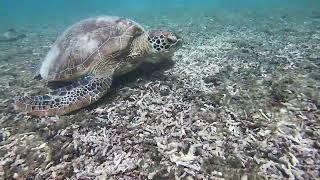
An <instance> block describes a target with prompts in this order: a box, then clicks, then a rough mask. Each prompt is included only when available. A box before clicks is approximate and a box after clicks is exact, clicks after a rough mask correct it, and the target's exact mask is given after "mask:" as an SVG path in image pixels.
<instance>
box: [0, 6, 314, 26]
mask: <svg viewBox="0 0 320 180" xmlns="http://www.w3.org/2000/svg"><path fill="white" fill-rule="evenodd" d="M319 9H320V1H318V0H241V1H239V0H153V1H150V0H137V1H132V0H117V1H113V0H94V1H90V2H89V1H87V0H55V1H42V0H2V1H1V2H0V22H1V28H7V27H8V26H12V25H15V24H17V23H27V24H28V23H29V24H32V23H45V22H55V21H60V22H61V21H66V22H68V21H75V20H78V19H81V18H85V17H88V16H95V15H101V14H106V15H118V16H137V17H139V16H140V17H141V16H146V17H153V18H156V17H157V16H159V15H167V16H169V17H170V18H175V17H179V16H185V17H188V16H189V17H193V16H197V15H200V14H201V13H214V12H217V11H227V12H228V11H235V10H238V11H257V12H261V11H264V12H270V13H272V12H273V11H277V10H281V11H286V12H293V13H297V12H299V13H306V14H308V13H312V12H314V11H317V10H319Z"/></svg>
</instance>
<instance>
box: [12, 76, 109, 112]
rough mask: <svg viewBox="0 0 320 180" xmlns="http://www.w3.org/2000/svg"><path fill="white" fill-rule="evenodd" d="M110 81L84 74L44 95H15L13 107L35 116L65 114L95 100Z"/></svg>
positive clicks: (105, 89) (104, 90)
mask: <svg viewBox="0 0 320 180" xmlns="http://www.w3.org/2000/svg"><path fill="white" fill-rule="evenodd" d="M111 81H112V79H111V78H96V77H93V76H86V77H84V78H82V79H80V80H78V81H75V82H74V83H72V84H70V85H68V86H65V87H62V88H59V89H56V90H54V91H52V92H50V93H49V94H46V95H44V96H31V97H30V96H24V97H17V98H16V99H15V103H14V105H15V109H17V110H20V111H26V112H28V113H29V114H32V115H35V116H55V115H63V114H67V113H69V112H71V111H74V110H77V109H80V108H82V107H85V106H87V105H89V104H91V103H93V102H95V101H97V100H98V99H99V98H100V97H101V96H103V95H104V94H105V93H106V92H107V90H108V89H109V88H110V86H111Z"/></svg>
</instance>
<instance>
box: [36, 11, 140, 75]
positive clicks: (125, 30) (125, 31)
mask: <svg viewBox="0 0 320 180" xmlns="http://www.w3.org/2000/svg"><path fill="white" fill-rule="evenodd" d="M143 32H144V30H143V28H142V27H141V26H140V25H139V24H137V23H136V22H134V21H131V20H129V19H125V18H120V17H111V16H100V17H95V18H90V19H86V20H83V21H80V22H79V23H76V24H75V25H73V26H71V27H70V28H69V29H67V30H66V31H65V32H64V33H63V34H62V35H61V36H60V37H59V38H58V39H57V41H56V42H55V43H54V45H53V47H52V48H51V50H50V51H49V53H48V55H47V56H46V58H45V60H44V61H43V63H42V65H41V69H40V75H41V76H42V78H44V79H46V80H47V81H59V80H69V79H75V78H77V77H79V76H81V75H83V74H86V73H88V72H89V71H91V69H92V67H93V65H94V64H95V63H97V62H99V61H105V60H110V61H112V60H118V59H116V58H114V59H107V57H109V56H110V55H112V54H114V53H118V54H120V55H123V54H124V53H126V52H127V50H128V48H129V47H130V44H131V42H132V40H133V39H134V38H135V37H137V36H138V35H140V34H142V33H143Z"/></svg>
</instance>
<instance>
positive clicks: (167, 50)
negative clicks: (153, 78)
mask: <svg viewBox="0 0 320 180" xmlns="http://www.w3.org/2000/svg"><path fill="white" fill-rule="evenodd" d="M147 34H148V42H149V45H150V48H151V52H152V53H153V54H159V55H172V54H173V53H174V52H175V51H176V50H178V49H179V48H180V47H181V45H182V39H181V38H180V37H179V36H178V35H177V34H175V33H173V32H171V31H164V30H153V31H149V32H147Z"/></svg>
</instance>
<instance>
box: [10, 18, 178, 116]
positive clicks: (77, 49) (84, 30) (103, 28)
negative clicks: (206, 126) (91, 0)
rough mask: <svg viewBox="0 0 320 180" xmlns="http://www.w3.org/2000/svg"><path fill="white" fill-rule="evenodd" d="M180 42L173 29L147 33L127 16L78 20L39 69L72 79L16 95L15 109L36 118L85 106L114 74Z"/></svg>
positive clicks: (167, 53) (52, 77) (45, 75)
mask: <svg viewBox="0 0 320 180" xmlns="http://www.w3.org/2000/svg"><path fill="white" fill-rule="evenodd" d="M181 44H182V40H181V38H180V37H179V36H178V35H177V34H175V33H174V32H171V31H167V30H151V31H145V30H144V29H143V28H142V27H141V26H140V25H139V24H138V23H136V22H134V21H132V20H130V19H127V18H121V17H114V16H99V17H94V18H89V19H85V20H82V21H80V22H78V23H76V24H74V25H72V26H71V27H69V28H68V29H67V30H66V31H65V32H64V33H63V34H62V35H61V36H60V37H58V38H57V40H56V42H55V43H54V44H53V46H52V47H51V49H50V51H49V52H48V54H47V55H46V57H45V58H44V60H43V62H42V64H41V66H40V70H39V76H40V77H41V78H42V79H44V80H45V81H47V82H56V81H58V82H59V81H60V82H61V81H64V82H65V81H67V82H69V81H70V83H69V84H68V85H67V86H64V87H61V88H58V89H55V90H53V91H51V92H49V93H48V94H46V95H39V96H23V97H16V98H15V102H14V106H15V109H16V110H19V111H25V112H28V113H29V114H31V115H35V116H55V115H64V114H67V113H69V112H72V111H75V110H77V109H80V108H82V107H85V106H88V105H89V104H92V103H93V102H95V101H97V100H98V99H99V98H100V97H101V96H103V95H104V94H106V92H107V90H108V89H109V87H110V85H111V83H112V80H113V79H114V77H118V76H120V75H123V74H126V73H128V72H130V71H132V70H134V69H136V68H137V67H139V66H140V65H141V63H143V62H150V63H157V62H159V61H160V60H161V59H164V58H170V57H172V56H173V53H174V52H175V51H176V50H177V49H178V48H179V47H180V46H181Z"/></svg>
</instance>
